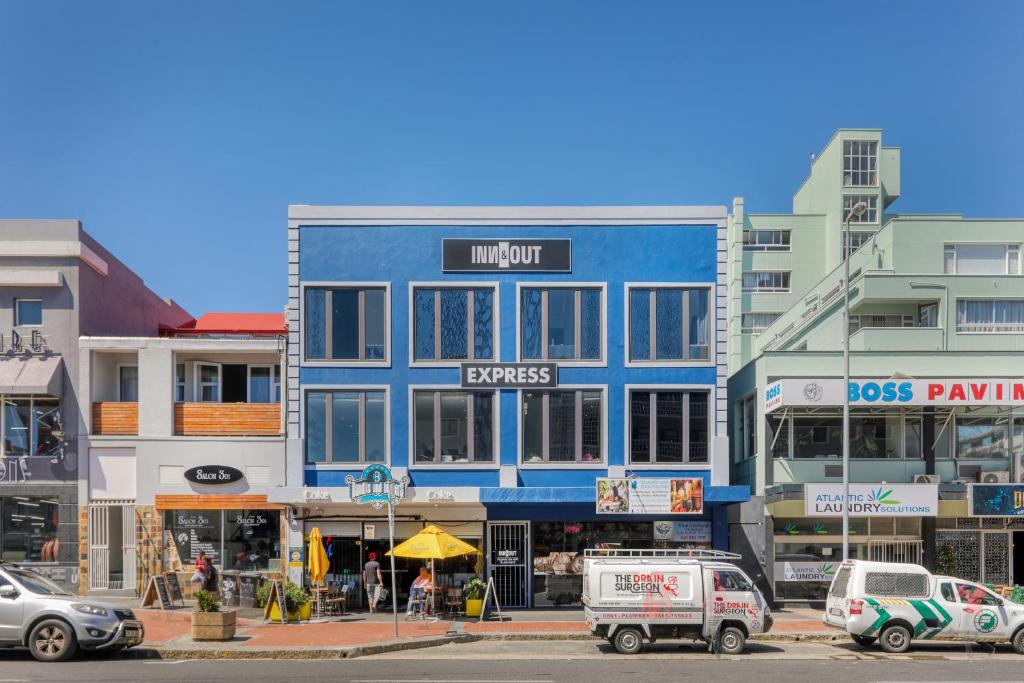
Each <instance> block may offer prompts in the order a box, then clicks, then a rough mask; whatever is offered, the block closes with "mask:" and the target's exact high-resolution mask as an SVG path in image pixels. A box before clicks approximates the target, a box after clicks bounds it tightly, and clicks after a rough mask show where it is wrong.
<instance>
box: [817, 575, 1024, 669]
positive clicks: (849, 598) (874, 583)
mask: <svg viewBox="0 0 1024 683" xmlns="http://www.w3.org/2000/svg"><path fill="white" fill-rule="evenodd" d="M822 619H823V620H824V622H825V623H826V624H828V625H829V626H835V627H837V628H842V629H845V630H846V632H847V633H849V634H850V637H851V638H853V640H854V642H856V643H857V644H858V645H862V646H865V647H867V646H870V645H873V644H874V643H875V642H878V644H879V645H880V646H881V647H882V649H883V650H885V651H886V652H894V653H896V652H906V650H907V649H908V648H909V647H910V644H911V642H912V641H914V640H960V641H962V640H968V641H975V642H988V643H999V642H1003V643H1012V644H1013V649H1014V650H1015V651H1016V652H1017V654H1024V605H1019V604H1017V603H1015V602H1011V601H1009V600H1006V599H1005V598H1001V597H999V596H997V595H995V594H994V593H992V592H991V591H989V590H988V589H987V588H985V587H984V586H981V585H978V584H976V583H973V582H971V581H964V580H963V579H957V578H954V577H951V576H934V575H932V574H931V573H930V572H929V571H928V570H927V569H925V568H924V567H921V566H919V565H916V564H896V563H891V562H867V561H864V560H847V561H845V562H843V563H842V564H841V565H840V566H839V569H838V571H836V575H835V578H833V579H832V585H831V586H830V587H829V591H828V599H827V601H826V605H825V615H824V617H822Z"/></svg>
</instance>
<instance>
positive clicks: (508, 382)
mask: <svg viewBox="0 0 1024 683" xmlns="http://www.w3.org/2000/svg"><path fill="white" fill-rule="evenodd" d="M557 386H558V366H557V365H556V364H554V363H463V364H462V387H463V388H464V389H532V388H543V387H548V388H550V387H557Z"/></svg>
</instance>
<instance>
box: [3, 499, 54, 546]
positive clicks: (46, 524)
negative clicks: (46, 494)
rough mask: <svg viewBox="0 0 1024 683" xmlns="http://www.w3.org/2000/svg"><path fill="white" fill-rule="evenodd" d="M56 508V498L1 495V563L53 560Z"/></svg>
mask: <svg viewBox="0 0 1024 683" xmlns="http://www.w3.org/2000/svg"><path fill="white" fill-rule="evenodd" d="M59 509H60V508H59V501H58V500H57V499H56V498H41V497H34V496H5V497H3V498H2V499H0V550H2V552H0V559H2V560H3V561H4V562H56V561H57V560H58V551H59V545H58V543H57V525H58V511H59Z"/></svg>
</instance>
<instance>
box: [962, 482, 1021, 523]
mask: <svg viewBox="0 0 1024 683" xmlns="http://www.w3.org/2000/svg"><path fill="white" fill-rule="evenodd" d="M970 488H971V490H970V494H969V495H970V499H971V500H970V506H969V507H968V509H969V510H970V514H971V516H972V517H1024V484H971V487H970Z"/></svg>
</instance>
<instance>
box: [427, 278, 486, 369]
mask: <svg viewBox="0 0 1024 683" xmlns="http://www.w3.org/2000/svg"><path fill="white" fill-rule="evenodd" d="M494 291H495V290H494V288H493V287H486V288H485V287H474V288H470V289H462V288H452V287H415V288H414V289H413V295H412V296H413V303H412V309H413V351H414V356H413V357H414V360H415V361H460V360H494V313H495V308H496V307H495V301H494V298H495V297H494Z"/></svg>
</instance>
